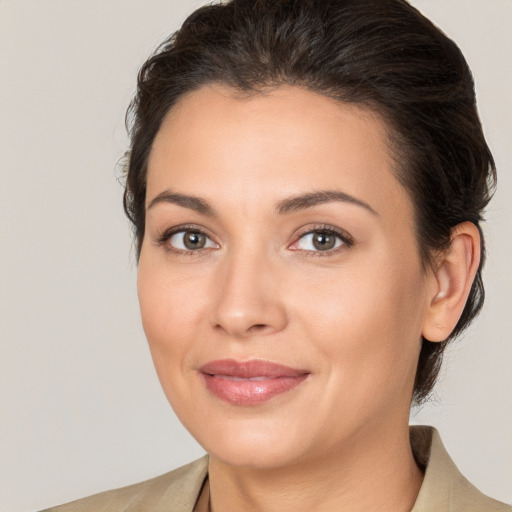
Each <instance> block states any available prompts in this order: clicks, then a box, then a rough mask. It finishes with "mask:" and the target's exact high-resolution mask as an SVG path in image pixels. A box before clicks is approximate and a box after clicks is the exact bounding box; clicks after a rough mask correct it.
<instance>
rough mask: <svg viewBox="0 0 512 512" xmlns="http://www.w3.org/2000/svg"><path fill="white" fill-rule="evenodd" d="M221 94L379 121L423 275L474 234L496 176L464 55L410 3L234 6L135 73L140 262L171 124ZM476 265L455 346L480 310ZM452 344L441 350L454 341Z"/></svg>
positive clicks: (197, 25) (216, 12) (132, 165)
mask: <svg viewBox="0 0 512 512" xmlns="http://www.w3.org/2000/svg"><path fill="white" fill-rule="evenodd" d="M211 83H221V84H224V85H227V86H229V87H232V88H233V89H235V90H236V91H239V92H243V93H252V92H259V91H264V90H265V89H266V88H268V87H275V86H279V85H282V84H287V85H293V86H299V87H304V88H307V89H309V90H311V91H314V92H317V93H319V94H324V95H327V96H329V97H331V98H334V99H336V100H338V101H341V102H348V103H356V104H360V105H363V106H366V107H368V108H370V109H372V110H374V111H376V112H378V113H379V114H380V115H381V116H382V117H383V118H384V119H385V120H386V122H387V124H388V126H389V128H390V133H391V140H392V152H393V154H394V157H395V161H396V175H397V178H398V179H399V180H400V182H401V183H402V184H403V186H404V187H405V188H406V189H407V190H408V191H409V193H410V196H411V198H412V200H413V203H414V206H415V216H416V227H417V237H418V246H419V250H420V254H421V258H422V261H423V262H424V264H425V265H428V264H431V263H432V256H433V255H434V254H435V253H436V252H437V251H442V250H445V249H446V248H448V247H449V245H450V235H451V229H452V228H453V227H454V226H456V225H457V224H459V223H460V222H463V221H471V222H473V223H474V224H475V225H476V226H477V227H478V228H479V229H480V223H481V221H482V213H483V210H484V208H485V206H486V205H487V203H488V202H489V200H490V197H491V195H492V191H493V189H494V185H495V179H496V174H495V166H494V161H493V158H492V155H491V153H490V151H489V148H488V147H487V144H486V142H485V139H484V136H483V133H482V128H481V125H480V121H479V118H478V114H477V110H476V103H475V92H474V85H473V79H472V76H471V72H470V70H469V68H468V65H467V63H466V61H465V59H464V57H463V55H462V53H461V52H460V50H459V48H458V47H457V46H456V45H455V43H454V42H453V41H451V40H450V39H449V38H448V37H447V36H446V35H444V34H443V33H442V32H441V31H440V30H439V29H438V28H436V27H435V26H434V25H433V24H432V23H431V22H430V21H429V20H427V19H426V18H425V17H424V16H422V15H421V14H420V13H419V12H418V11H417V10H416V9H414V8H413V7H412V6H410V5H409V4H408V3H407V2H406V1H405V0H378V1H376V0H232V1H229V2H226V3H222V4H220V3H219V4H213V5H208V6H205V7H202V8H200V9H198V10H197V11H195V12H194V13H193V14H192V15H191V16H190V17H189V18H188V19H187V20H186V21H185V23H184V24H183V26H182V27H181V29H180V30H178V31H177V32H176V33H175V34H173V35H172V36H170V37H169V38H168V39H167V40H165V41H164V42H163V43H162V44H161V46H160V47H159V48H158V49H157V50H156V52H155V53H154V54H153V55H152V56H151V57H150V58H149V59H148V60H147V61H146V62H145V64H144V65H143V66H142V68H141V70H140V73H139V77H138V87H137V93H136V95H135V97H134V99H133V101H132V104H131V105H130V108H129V110H128V122H129V130H130V136H131V145H130V152H129V161H128V170H127V176H126V189H125V196H124V206H125V211H126V213H127V215H128V217H129V219H130V220H131V221H132V223H133V228H134V233H135V240H136V248H137V255H139V254H140V249H141V245H142V241H143V238H144V226H145V199H146V173H147V164H148V158H149V154H150V151H151V147H152V144H153V140H154V139H155V136H156V134H157V132H158V130H159V128H160V125H161V123H162V120H163V118H164V117H165V115H166V113H167V112H168V111H169V109H171V108H172V107H173V105H175V104H176V102H177V101H178V100H179V99H180V98H181V97H182V96H183V95H184V94H185V93H188V92H191V91H193V90H196V89H198V88H200V87H202V86H204V85H206V84H211ZM484 249H485V247H484V242H483V237H482V261H481V264H480V268H479V270H478V273H477V276H476V279H475V281H474V283H473V286H472V289H471V293H470V295H469V298H468V301H467V303H466V306H465V308H464V311H463V313H462V316H461V318H460V320H459V322H458V324H457V326H456V327H455V330H454V331H453V333H452V334H451V336H450V338H449V340H450V339H453V338H454V337H455V336H457V335H458V334H460V333H461V332H462V331H463V330H464V329H465V328H466V327H467V326H468V325H469V323H470V322H471V320H472V319H473V318H474V317H475V316H476V315H477V313H478V312H479V310H480V309H481V307H482V304H483V300H484V288H483V284H482V275H481V270H482V265H483V261H484V257H483V256H484V255H485V251H484ZM449 340H447V341H449ZM447 341H445V342H442V343H432V342H429V341H428V340H425V339H424V340H423V344H422V348H421V354H420V357H419V362H418V369H417V374H416V381H415V385H414V400H415V401H416V403H420V402H421V401H423V400H425V399H426V397H427V396H428V395H429V394H430V392H431V390H432V388H433V385H434V383H435V380H436V377H437V375H438V372H439V368H440V365H441V361H442V355H443V352H444V350H445V347H446V344H447Z"/></svg>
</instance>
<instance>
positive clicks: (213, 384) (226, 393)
mask: <svg viewBox="0 0 512 512" xmlns="http://www.w3.org/2000/svg"><path fill="white" fill-rule="evenodd" d="M202 376H203V379H204V381H205V383H206V387H207V388H208V389H209V390H210V392H211V393H213V394H214V395H215V396H217V397H218V398H221V399H222V400H225V401H226V402H230V403H232V404H236V405H257V404H261V403H263V402H266V401H267V400H270V399H271V398H273V397H275V396H277V395H280V394H282V393H286V392H287V391H290V390H292V389H293V388H295V387H296V386H298V385H299V384H300V383H301V382H303V381H304V380H306V379H307V377H308V374H303V375H296V376H284V377H275V378H268V379H264V380H248V379H242V380H233V379H230V378H228V377H222V376H216V375H208V374H205V373H203V374H202Z"/></svg>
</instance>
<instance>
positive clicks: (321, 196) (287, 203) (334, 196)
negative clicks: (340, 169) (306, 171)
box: [276, 190, 378, 215]
mask: <svg viewBox="0 0 512 512" xmlns="http://www.w3.org/2000/svg"><path fill="white" fill-rule="evenodd" d="M334 201H340V202H342V203H350V204H355V205H357V206H360V207H362V208H364V209H365V210H368V211H369V212H370V213H372V214H373V215H378V213H377V212H376V211H375V210H374V209H373V208H372V207H371V206H370V205H369V204H368V203H365V202H364V201H362V200H361V199H357V197H354V196H351V195H350V194H346V193H345V192H341V191H338V190H320V191H318V192H311V193H308V194H301V195H298V196H294V197H290V198H287V199H283V200H282V201H280V202H279V203H278V205H277V208H276V210H277V213H279V214H281V215H283V214H285V213H291V212H295V211H297V210H305V209H307V208H312V207H313V206H317V205H320V204H325V203H331V202H334Z"/></svg>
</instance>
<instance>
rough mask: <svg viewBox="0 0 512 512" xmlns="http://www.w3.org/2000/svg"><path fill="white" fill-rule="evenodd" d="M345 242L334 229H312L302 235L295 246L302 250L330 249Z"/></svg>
mask: <svg viewBox="0 0 512 512" xmlns="http://www.w3.org/2000/svg"><path fill="white" fill-rule="evenodd" d="M344 243H345V242H344V241H343V240H342V239H341V237H340V236H339V235H337V234H336V233H334V232H332V231H311V232H310V233H306V234H305V235H302V236H301V237H300V238H299V240H298V241H297V242H296V243H295V244H294V247H293V248H294V249H300V250H302V251H330V250H332V249H336V248H338V247H340V246H342V245H343V244H344Z"/></svg>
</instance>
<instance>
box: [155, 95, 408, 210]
mask: <svg viewBox="0 0 512 512" xmlns="http://www.w3.org/2000/svg"><path fill="white" fill-rule="evenodd" d="M394 165H395V164H394V160H393V157H392V153H391V150H390V144H389V139H388V127H387V125H386V123H385V122H384V121H383V120H382V119H381V118H380V116H379V115H378V114H376V113H374V112H373V111H371V110H370V109H367V108H364V107H361V106H357V105H350V104H343V103H340V102H337V101H335V100H333V99H331V98H328V97H325V96H322V95H320V94H316V93H313V92H311V91H308V90H305V89H302V88H297V87H288V86H286V87H284V86H283V87H279V88H277V89H274V90H272V91H267V92H265V93H255V94H252V95H250V96H245V97H240V95H236V94H235V93H234V91H233V90H231V89H229V88H226V87H222V86H218V85H215V86H207V87H203V88H201V89H199V90H197V91H194V92H192V93H189V94H187V95H186V96H184V97H183V98H182V99H181V100H180V101H179V102H178V104H177V105H175V106H174V107H173V109H172V110H171V111H170V112H169V113H168V114H167V116H166V117H165V119H164V122H163V124H162V126H161V128H160V131H159V132H158V134H157V136H156V138H155V141H154V144H153V148H152V152H151V155H150V160H149V166H148V193H147V195H148V200H150V199H151V197H153V196H154V195H156V194H158V193H161V192H162V191H163V190H165V189H166V188H172V189H173V190H174V189H179V191H180V192H185V193H194V195H200V196H202V197H205V198H206V199H209V200H211V201H212V202H215V200H216V198H223V201H224V202H225V201H226V200H228V202H229V201H233V200H234V199H237V198H238V199H240V198H243V199H244V200H245V206H246V207H247V205H248V202H249V203H251V204H253V203H254V204H263V203H265V202H272V201H278V200H279V199H280V198H281V197H282V196H289V195H293V194H300V193H304V192H308V191H311V190H322V189H333V188H334V189H339V190H341V191H343V192H345V193H348V194H351V195H354V196H356V197H360V198H361V199H363V200H364V201H366V202H368V203H370V204H372V206H374V208H375V209H377V210H378V208H379V207H380V208H383V207H385V206H386V205H388V204H389V198H390V197H394V198H395V201H401V202H404V201H405V208H408V205H407V204H406V203H408V196H407V194H406V192H405V190H404V189H403V187H402V186H401V185H400V183H399V182H398V180H397V179H396V177H395V175H394V172H393V167H394ZM390 195H391V196H390ZM402 213H403V212H402Z"/></svg>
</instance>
